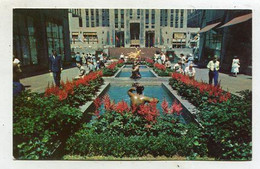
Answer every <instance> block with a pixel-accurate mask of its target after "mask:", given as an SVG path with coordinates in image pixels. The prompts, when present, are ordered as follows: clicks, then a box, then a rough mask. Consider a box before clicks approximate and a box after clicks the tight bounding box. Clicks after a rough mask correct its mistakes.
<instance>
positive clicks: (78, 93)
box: [64, 78, 104, 107]
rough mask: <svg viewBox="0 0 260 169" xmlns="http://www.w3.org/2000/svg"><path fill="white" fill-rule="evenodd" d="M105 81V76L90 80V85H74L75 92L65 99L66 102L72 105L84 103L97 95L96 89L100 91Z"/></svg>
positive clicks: (76, 105) (77, 105)
mask: <svg viewBox="0 0 260 169" xmlns="http://www.w3.org/2000/svg"><path fill="white" fill-rule="evenodd" d="M103 82H104V80H103V78H98V79H96V80H92V81H90V82H89V85H88V86H83V85H79V86H77V87H74V90H73V91H74V94H73V95H69V96H68V98H67V99H66V100H64V103H65V104H69V105H70V106H72V107H79V106H81V105H83V104H84V103H86V102H87V101H90V100H91V99H92V98H93V97H94V96H95V93H96V91H98V89H99V87H100V86H101V85H102V84H103Z"/></svg>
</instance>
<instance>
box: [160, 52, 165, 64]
mask: <svg viewBox="0 0 260 169" xmlns="http://www.w3.org/2000/svg"><path fill="white" fill-rule="evenodd" d="M161 60H162V64H165V61H166V56H165V54H164V53H163V52H161Z"/></svg>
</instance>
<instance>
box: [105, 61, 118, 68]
mask: <svg viewBox="0 0 260 169" xmlns="http://www.w3.org/2000/svg"><path fill="white" fill-rule="evenodd" d="M116 65H117V63H116V62H114V63H111V64H110V65H109V66H108V67H107V68H108V69H115V67H116Z"/></svg>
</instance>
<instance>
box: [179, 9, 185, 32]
mask: <svg viewBox="0 0 260 169" xmlns="http://www.w3.org/2000/svg"><path fill="white" fill-rule="evenodd" d="M183 13H184V10H183V9H181V23H180V27H181V28H183V18H184V17H183Z"/></svg>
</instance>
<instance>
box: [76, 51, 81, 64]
mask: <svg viewBox="0 0 260 169" xmlns="http://www.w3.org/2000/svg"><path fill="white" fill-rule="evenodd" d="M75 59H76V63H77V62H80V64H82V58H81V56H80V53H79V52H77V54H76V56H75Z"/></svg>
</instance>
